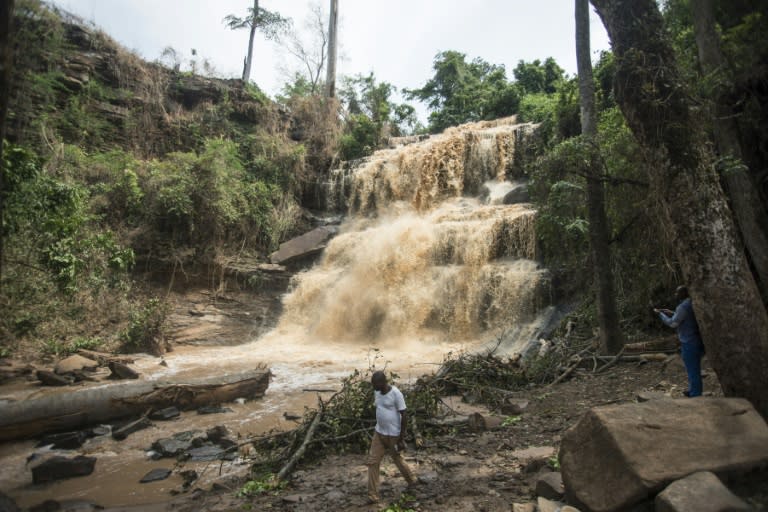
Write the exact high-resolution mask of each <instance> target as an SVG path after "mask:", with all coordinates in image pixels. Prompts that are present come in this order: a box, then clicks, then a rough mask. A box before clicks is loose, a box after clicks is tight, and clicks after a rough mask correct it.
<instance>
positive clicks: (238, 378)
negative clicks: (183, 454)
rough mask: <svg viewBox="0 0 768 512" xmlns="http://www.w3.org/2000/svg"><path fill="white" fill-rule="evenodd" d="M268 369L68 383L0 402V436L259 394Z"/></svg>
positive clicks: (5, 437) (31, 433) (14, 436)
mask: <svg viewBox="0 0 768 512" xmlns="http://www.w3.org/2000/svg"><path fill="white" fill-rule="evenodd" d="M270 376H271V373H270V371H269V369H267V368H266V367H263V366H262V367H260V368H256V369H254V370H250V371H247V372H241V373H237V374H231V375H224V376H218V377H214V378H211V377H209V378H205V379H196V380H190V381H187V382H184V383H174V382H162V381H141V380H139V381H131V382H120V383H116V384H108V385H104V386H98V387H96V386H89V387H86V388H81V389H77V390H74V391H71V388H67V389H66V390H65V391H63V392H61V391H60V389H61V388H60V389H57V390H56V391H53V392H51V393H46V394H45V395H44V396H42V397H39V398H27V399H24V400H20V401H18V402H5V403H1V402H0V441H8V440H12V439H19V438H25V437H33V436H36V435H38V434H41V433H43V432H49V431H60V430H67V429H76V428H79V427H82V426H84V425H88V424H93V423H97V422H103V421H107V420H111V419H115V418H121V417H126V416H131V415H137V414H142V413H144V412H145V411H146V410H147V409H150V408H151V409H161V408H164V407H168V406H171V405H174V406H176V407H178V408H179V409H181V410H189V409H195V408H197V407H200V406H203V405H209V404H219V403H223V402H231V401H232V400H234V399H236V398H253V397H261V396H264V392H265V391H266V390H267V387H269V379H270Z"/></svg>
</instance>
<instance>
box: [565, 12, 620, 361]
mask: <svg viewBox="0 0 768 512" xmlns="http://www.w3.org/2000/svg"><path fill="white" fill-rule="evenodd" d="M576 62H577V65H578V72H579V103H580V106H581V133H582V135H583V137H584V139H585V141H586V142H587V147H588V151H589V152H590V154H591V155H592V158H589V164H588V168H587V169H586V171H587V215H588V218H589V245H590V248H591V250H592V265H593V270H594V273H595V283H596V284H597V317H598V322H599V323H600V347H601V350H602V351H603V352H605V353H608V354H617V353H618V352H619V351H620V350H621V347H622V346H623V345H624V340H623V336H622V334H621V329H620V328H619V315H618V312H617V310H616V297H615V291H614V286H613V270H612V267H611V252H610V245H609V241H610V234H609V232H608V217H607V216H606V214H605V186H604V185H603V180H601V179H600V171H599V168H598V166H597V158H596V154H595V153H596V152H597V140H596V136H597V112H596V111H595V85H594V81H593V79H592V61H591V58H590V52H589V0H576Z"/></svg>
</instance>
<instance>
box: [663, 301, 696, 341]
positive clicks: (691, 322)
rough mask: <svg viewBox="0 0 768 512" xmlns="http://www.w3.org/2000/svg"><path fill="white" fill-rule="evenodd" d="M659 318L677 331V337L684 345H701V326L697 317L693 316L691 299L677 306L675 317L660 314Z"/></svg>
mask: <svg viewBox="0 0 768 512" xmlns="http://www.w3.org/2000/svg"><path fill="white" fill-rule="evenodd" d="M659 318H661V321H662V322H664V323H665V324H666V325H668V326H669V327H672V328H673V329H677V337H678V338H680V341H681V342H682V343H701V333H700V332H699V324H698V323H697V322H696V315H694V314H693V303H692V302H691V299H690V298H688V299H685V300H684V301H683V302H681V303H680V304H679V305H678V306H677V309H675V314H674V315H673V316H671V317H670V316H667V315H665V314H664V313H659Z"/></svg>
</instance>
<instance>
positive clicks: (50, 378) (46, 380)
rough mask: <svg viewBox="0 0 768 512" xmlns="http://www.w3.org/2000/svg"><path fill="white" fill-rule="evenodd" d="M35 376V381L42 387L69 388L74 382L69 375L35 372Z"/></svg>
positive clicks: (45, 371)
mask: <svg viewBox="0 0 768 512" xmlns="http://www.w3.org/2000/svg"><path fill="white" fill-rule="evenodd" d="M35 376H37V380H39V381H40V382H41V383H42V384H43V386H69V385H70V384H72V383H73V382H74V381H75V379H74V378H72V377H70V376H69V375H57V374H56V373H54V372H49V371H48V370H37V372H36V373H35Z"/></svg>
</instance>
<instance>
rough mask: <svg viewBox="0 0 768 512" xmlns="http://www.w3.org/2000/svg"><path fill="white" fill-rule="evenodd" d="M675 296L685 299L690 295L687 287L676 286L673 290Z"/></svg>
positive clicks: (678, 298)
mask: <svg viewBox="0 0 768 512" xmlns="http://www.w3.org/2000/svg"><path fill="white" fill-rule="evenodd" d="M675 297H677V300H685V299H687V298H688V297H690V295H688V288H686V287H685V286H678V287H677V290H675Z"/></svg>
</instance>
